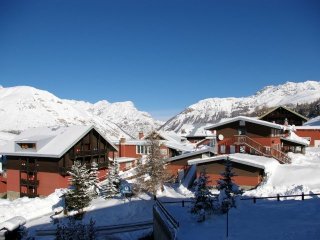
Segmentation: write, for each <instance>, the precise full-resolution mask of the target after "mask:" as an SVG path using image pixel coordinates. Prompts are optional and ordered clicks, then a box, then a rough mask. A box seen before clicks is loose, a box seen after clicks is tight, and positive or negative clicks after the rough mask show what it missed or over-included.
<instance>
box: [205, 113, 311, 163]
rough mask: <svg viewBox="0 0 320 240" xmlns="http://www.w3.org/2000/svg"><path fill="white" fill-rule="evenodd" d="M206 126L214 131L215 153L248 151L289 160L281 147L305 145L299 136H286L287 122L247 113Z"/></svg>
mask: <svg viewBox="0 0 320 240" xmlns="http://www.w3.org/2000/svg"><path fill="white" fill-rule="evenodd" d="M206 129H208V130H211V131H212V132H215V133H216V136H217V148H218V149H217V152H218V154H232V153H250V154H255V155H262V156H267V157H273V158H275V159H277V160H278V161H279V162H281V163H289V162H290V159H289V157H288V156H287V154H286V153H285V152H284V151H285V150H288V149H290V146H294V147H295V149H300V151H301V152H303V149H304V148H305V146H306V145H305V143H304V142H303V141H302V140H301V141H298V140H297V139H294V140H292V139H290V138H287V136H288V131H289V132H290V128H289V127H288V126H284V125H279V124H276V123H270V122H267V121H263V120H258V119H255V118H250V117H243V116H239V117H235V118H232V119H229V120H227V121H224V122H221V123H217V124H213V125H211V126H208V127H207V128H206ZM283 146H286V148H282V147H283ZM298 147H299V148H298Z"/></svg>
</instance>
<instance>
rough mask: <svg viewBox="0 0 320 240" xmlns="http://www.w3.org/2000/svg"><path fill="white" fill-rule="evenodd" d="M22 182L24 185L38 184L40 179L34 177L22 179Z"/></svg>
mask: <svg viewBox="0 0 320 240" xmlns="http://www.w3.org/2000/svg"><path fill="white" fill-rule="evenodd" d="M20 184H21V185H24V186H35V187H36V186H38V185H39V180H34V179H20Z"/></svg>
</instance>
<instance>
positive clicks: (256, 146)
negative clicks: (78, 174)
mask: <svg viewBox="0 0 320 240" xmlns="http://www.w3.org/2000/svg"><path fill="white" fill-rule="evenodd" d="M234 144H236V145H245V146H247V147H249V148H250V149H252V150H253V151H255V152H256V153H257V155H262V156H265V157H273V158H275V159H277V160H278V161H279V162H280V163H290V162H291V159H290V158H289V157H288V155H287V154H285V153H284V152H282V151H280V150H278V149H275V148H271V147H270V148H266V147H265V146H263V145H261V144H260V143H258V142H256V141H255V140H253V139H251V138H249V137H248V136H245V135H236V136H234Z"/></svg>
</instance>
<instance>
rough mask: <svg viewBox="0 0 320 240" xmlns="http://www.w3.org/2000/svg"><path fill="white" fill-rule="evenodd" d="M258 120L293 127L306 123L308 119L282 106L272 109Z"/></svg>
mask: <svg viewBox="0 0 320 240" xmlns="http://www.w3.org/2000/svg"><path fill="white" fill-rule="evenodd" d="M259 119H260V120H264V121H267V122H271V123H276V124H280V125H295V126H302V125H303V124H304V123H305V122H307V121H308V118H306V117H305V116H302V115H301V114H299V113H297V112H295V111H293V110H291V109H289V108H287V107H284V106H278V107H276V108H273V109H272V110H270V111H269V112H267V113H265V114H264V115H262V116H260V117H259Z"/></svg>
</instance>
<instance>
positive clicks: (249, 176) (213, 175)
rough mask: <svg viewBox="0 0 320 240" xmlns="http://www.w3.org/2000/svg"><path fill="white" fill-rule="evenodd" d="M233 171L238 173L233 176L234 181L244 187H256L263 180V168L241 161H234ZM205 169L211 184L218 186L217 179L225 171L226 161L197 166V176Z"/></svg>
mask: <svg viewBox="0 0 320 240" xmlns="http://www.w3.org/2000/svg"><path fill="white" fill-rule="evenodd" d="M232 167H233V172H234V173H235V174H236V176H235V177H233V182H234V183H236V184H237V185H239V186H240V187H244V188H254V187H256V186H257V185H258V184H259V183H260V182H261V180H262V176H261V175H262V172H263V171H262V170H261V169H259V168H255V167H251V166H247V165H244V164H239V163H232ZM203 169H205V170H206V172H207V174H208V176H209V181H210V182H209V185H210V186H216V185H217V181H218V180H219V179H220V178H221V173H222V172H224V171H225V166H224V161H217V162H212V163H205V164H201V165H199V166H197V177H199V175H200V172H201V171H202V170H203Z"/></svg>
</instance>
